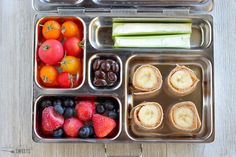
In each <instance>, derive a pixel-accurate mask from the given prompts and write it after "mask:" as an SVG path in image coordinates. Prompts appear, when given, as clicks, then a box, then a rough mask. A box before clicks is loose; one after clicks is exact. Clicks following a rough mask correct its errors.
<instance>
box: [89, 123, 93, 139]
mask: <svg viewBox="0 0 236 157" xmlns="http://www.w3.org/2000/svg"><path fill="white" fill-rule="evenodd" d="M89 129H90V133H89V136H91V137H93V136H94V128H93V126H92V125H89Z"/></svg>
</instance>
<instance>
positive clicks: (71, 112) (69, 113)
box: [63, 107, 75, 118]
mask: <svg viewBox="0 0 236 157" xmlns="http://www.w3.org/2000/svg"><path fill="white" fill-rule="evenodd" d="M74 112H75V111H74V109H73V108H71V107H67V108H66V109H65V111H64V114H63V115H64V117H65V118H70V117H73V116H74Z"/></svg>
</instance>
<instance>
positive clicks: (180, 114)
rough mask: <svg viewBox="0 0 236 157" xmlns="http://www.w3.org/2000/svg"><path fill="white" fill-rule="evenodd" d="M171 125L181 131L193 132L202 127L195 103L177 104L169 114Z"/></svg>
mask: <svg viewBox="0 0 236 157" xmlns="http://www.w3.org/2000/svg"><path fill="white" fill-rule="evenodd" d="M169 120H170V122H171V125H172V126H173V127H174V128H176V129H178V130H181V131H186V132H193V131H196V130H198V129H199V128H200V127H201V121H200V118H199V115H198V111H197V109H196V106H195V104H194V103H193V102H190V101H186V102H180V103H177V104H175V105H174V106H173V107H172V108H171V109H170V112H169Z"/></svg>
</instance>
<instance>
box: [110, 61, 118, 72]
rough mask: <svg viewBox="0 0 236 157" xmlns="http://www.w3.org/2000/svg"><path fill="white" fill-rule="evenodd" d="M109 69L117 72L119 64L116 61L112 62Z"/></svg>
mask: <svg viewBox="0 0 236 157" xmlns="http://www.w3.org/2000/svg"><path fill="white" fill-rule="evenodd" d="M111 69H112V71H113V72H114V73H118V72H119V70H120V68H119V64H118V63H117V62H113V63H112V64H111Z"/></svg>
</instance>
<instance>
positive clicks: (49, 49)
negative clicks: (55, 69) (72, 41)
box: [38, 39, 64, 65]
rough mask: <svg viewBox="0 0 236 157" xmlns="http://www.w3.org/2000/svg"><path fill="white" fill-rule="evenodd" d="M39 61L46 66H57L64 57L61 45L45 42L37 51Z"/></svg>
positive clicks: (51, 41)
mask: <svg viewBox="0 0 236 157" xmlns="http://www.w3.org/2000/svg"><path fill="white" fill-rule="evenodd" d="M38 54H39V58H40V59H41V61H43V62H44V63H46V64H48V65H57V64H59V62H60V61H61V60H62V59H63V57H64V50H63V46H62V44H61V43H60V42H59V41H57V40H55V39H50V40H46V41H45V42H44V43H43V44H42V45H41V46H40V47H39V50H38Z"/></svg>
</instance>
